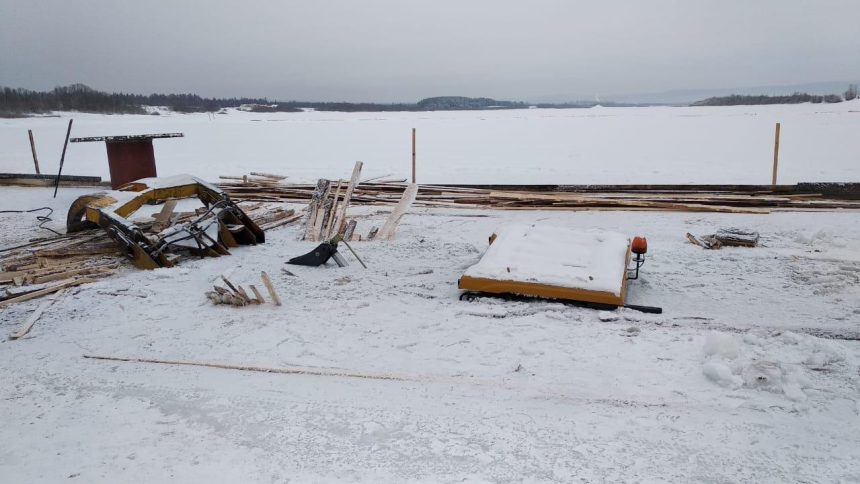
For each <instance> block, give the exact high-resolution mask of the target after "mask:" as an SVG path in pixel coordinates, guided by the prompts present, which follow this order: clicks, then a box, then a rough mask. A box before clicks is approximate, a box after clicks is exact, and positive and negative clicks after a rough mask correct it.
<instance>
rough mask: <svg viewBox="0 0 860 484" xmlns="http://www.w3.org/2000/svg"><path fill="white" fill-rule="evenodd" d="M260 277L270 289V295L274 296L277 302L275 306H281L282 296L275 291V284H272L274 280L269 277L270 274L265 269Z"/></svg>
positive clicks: (273, 299) (273, 300)
mask: <svg viewBox="0 0 860 484" xmlns="http://www.w3.org/2000/svg"><path fill="white" fill-rule="evenodd" d="M260 279H262V280H263V285H265V286H266V289H267V290H268V291H269V296H271V297H272V302H273V303H275V306H280V305H281V298H279V297H278V293H277V292H275V286H273V285H272V280H271V279H269V275H268V274H266V272H265V271H263V272H261V273H260Z"/></svg>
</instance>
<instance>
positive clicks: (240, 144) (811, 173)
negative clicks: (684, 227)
mask: <svg viewBox="0 0 860 484" xmlns="http://www.w3.org/2000/svg"><path fill="white" fill-rule="evenodd" d="M857 111H860V100H857V101H852V102H845V103H838V104H799V105H773V106H727V107H647V108H599V109H566V110H554V109H529V110H504V111H465V112H432V113H334V112H302V113H246V112H241V111H235V110H229V114H223V115H222V114H218V115H215V116H214V117H213V116H212V115H210V114H207V113H198V114H174V113H167V114H164V115H161V116H148V115H135V116H131V115H126V116H116V115H112V116H108V115H94V114H82V113H61V114H60V115H61V117H59V118H24V119H0V172H15V173H32V171H33V161H32V157H31V154H30V146H29V142H28V138H27V129H32V130H33V133H34V135H35V139H36V147H37V149H38V153H39V160H40V164H41V166H42V171H43V172H44V173H56V170H57V168H58V161H59V159H60V151H61V150H62V145H63V139H64V137H65V134H66V127H67V125H68V118H69V117H73V118H74V119H75V123H74V126H73V128H72V136H99V135H126V134H140V133H157V132H183V133H185V137H184V138H175V139H163V140H154V141H153V144H154V148H155V159H156V164H157V169H158V174H159V176H164V175H175V174H180V173H191V174H195V175H198V176H200V177H203V178H204V179H206V180H208V181H217V178H218V176H219V175H240V174H247V173H249V172H251V171H262V172H269V173H277V174H282V175H288V176H289V177H290V181H297V182H298V181H300V182H308V183H313V182H315V181H316V180H317V179H318V178H320V177H327V178H330V179H335V180H336V179H338V178H343V177H348V176H349V171H350V169H351V168H352V165H353V163H354V162H355V160H362V161H364V162H365V169H364V171H363V175H364V176H365V177H367V178H370V177H375V176H383V175H388V174H393V175H395V176H396V177H401V178H408V177H409V176H410V174H411V144H410V143H411V133H412V128H416V129H417V136H418V152H417V168H418V169H417V172H418V181H419V182H420V183H518V184H521V183H547V184H556V183H562V184H590V183H762V184H769V183H770V181H771V163H772V160H773V130H774V123H777V122H781V123H782V136H781V140H780V157H779V182H780V183H796V182H801V181H810V182H813V181H857V180H860V164H858V163H857V162H856V160H858V159H860V143H852V142H849V141H847V140H853V139H854V137H855V135H856V133H857V132H858V131H860V115H857ZM63 173H67V174H70V175H72V174H74V175H99V176H102V177H105V178H107V177H108V175H109V173H108V165H107V157H106V155H105V149H104V145H103V144H102V143H76V144H72V145H70V146H69V148H68V152H67V153H66V160H65V165H64V167H63Z"/></svg>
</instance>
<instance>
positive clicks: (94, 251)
mask: <svg viewBox="0 0 860 484" xmlns="http://www.w3.org/2000/svg"><path fill="white" fill-rule="evenodd" d="M242 209H243V211H245V213H246V214H247V215H248V216H249V217H250V218H251V219H252V220H254V222H256V223H257V225H259V226H260V228H261V229H263V230H271V229H273V228H276V227H280V226H283V225H286V224H289V223H293V222H296V221H298V220H299V219H301V218H302V217H303V216H304V214H303V213H296V212H295V210H292V209H285V208H284V207H283V206H282V204H280V203H277V204H272V203H262V202H251V203H243V204H242ZM167 216H168V218H169V220H168V221H167V222H166V224H164V225H163V226H162V227H161V228H164V227H166V226H169V225H171V224H175V223H182V222H185V221H188V220H191V219H193V218H194V217H195V216H196V213H195V212H184V213H176V214H168V215H167ZM157 217H158V216H156V219H154V220H143V221H138V222H137V226H138V227H140V228H141V229H142V230H143V231H144V232H149V233H153V232H154V231H156V230H157V229H154V228H153V227H154V226H157V225H158V224H159V221H158V220H157ZM126 264H127V259H126V257H125V254H123V253H122V251H121V250H120V249H119V248H118V247H117V245H116V244H115V243H114V241H113V240H111V239H110V237H109V236H108V235H107V233H105V232H104V231H103V230H101V229H92V230H84V231H81V232H75V233H71V234H66V235H60V236H53V237H46V238H39V239H32V240H29V241H27V242H25V243H22V244H19V245H17V246H13V247H7V248H0V308H5V307H7V306H9V305H12V304H15V303H18V302H23V301H28V300H31V299H34V298H38V297H41V296H45V295H48V294H52V293H55V292H58V291H60V290H62V289H65V288H69V287H73V286H78V285H80V284H85V283H88V282H93V281H96V280H98V279H101V278H104V277H107V276H110V275H111V274H113V273H115V272H117V271H118V270H119V269H120V268H121V267H122V266H124V265H126Z"/></svg>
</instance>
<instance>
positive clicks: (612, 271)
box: [458, 225, 662, 312]
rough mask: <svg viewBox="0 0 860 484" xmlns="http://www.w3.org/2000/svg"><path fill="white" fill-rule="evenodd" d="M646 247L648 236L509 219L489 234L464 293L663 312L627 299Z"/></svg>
mask: <svg viewBox="0 0 860 484" xmlns="http://www.w3.org/2000/svg"><path fill="white" fill-rule="evenodd" d="M647 250H648V248H647V242H646V240H645V239H644V238H642V237H635V238H633V239H632V240H631V239H630V238H629V237H627V236H625V235H622V234H619V233H616V232H606V231H590V230H575V229H569V228H563V227H552V226H546V225H508V226H505V227H503V228H501V229H500V230H497V231H496V233H494V234H493V235H492V236H491V237H490V246H489V247H488V248H487V250H486V252H484V254H483V256H481V259H480V260H479V261H478V263H476V264H475V265H473V266H471V267H470V268H469V269H467V270H466V272H465V274H463V276H462V277H461V278H460V280H459V284H458V285H459V287H460V289H464V290H465V291H466V292H464V293H463V294H462V295H461V296H460V299H462V300H473V299H475V298H476V297H480V296H503V297H526V298H541V299H553V300H559V301H564V302H571V303H577V304H581V305H585V306H589V307H594V308H601V309H609V308H615V307H618V306H625V307H629V308H632V309H636V310H640V311H645V312H661V311H662V310H661V309H660V308H655V307H650V306H638V305H628V304H626V298H627V285H628V281H629V280H633V279H637V278H638V277H639V268H640V267H641V266H642V265H643V264H644V263H645V253H646V252H647ZM634 255H635V257H634ZM631 263H632V264H633V266H632V267H631Z"/></svg>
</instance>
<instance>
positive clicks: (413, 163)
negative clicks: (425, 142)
mask: <svg viewBox="0 0 860 484" xmlns="http://www.w3.org/2000/svg"><path fill="white" fill-rule="evenodd" d="M412 183H415V128H412Z"/></svg>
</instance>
